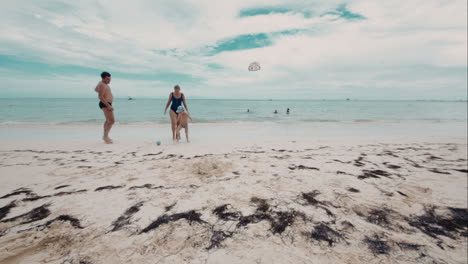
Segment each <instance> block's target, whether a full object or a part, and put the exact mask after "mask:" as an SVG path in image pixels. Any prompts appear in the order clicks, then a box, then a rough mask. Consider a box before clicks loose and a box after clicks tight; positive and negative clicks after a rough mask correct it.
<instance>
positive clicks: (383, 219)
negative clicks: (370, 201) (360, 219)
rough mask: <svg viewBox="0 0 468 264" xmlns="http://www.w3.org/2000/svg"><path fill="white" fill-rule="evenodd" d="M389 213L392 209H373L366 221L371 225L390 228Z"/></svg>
mask: <svg viewBox="0 0 468 264" xmlns="http://www.w3.org/2000/svg"><path fill="white" fill-rule="evenodd" d="M389 212H390V209H387V208H384V209H372V210H371V211H369V214H368V215H367V218H366V220H367V222H369V223H372V224H375V225H379V226H382V227H387V228H388V227H389V226H390V220H389Z"/></svg>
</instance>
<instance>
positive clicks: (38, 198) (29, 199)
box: [22, 189, 88, 202]
mask: <svg viewBox="0 0 468 264" xmlns="http://www.w3.org/2000/svg"><path fill="white" fill-rule="evenodd" d="M86 191H88V190H86V189H83V190H78V191H72V192H58V193H56V194H52V195H44V196H32V197H28V198H24V199H23V200H22V201H23V202H31V201H37V200H41V199H44V198H49V197H54V196H64V195H70V194H75V193H82V192H86Z"/></svg>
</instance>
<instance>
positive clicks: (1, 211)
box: [0, 201, 16, 220]
mask: <svg viewBox="0 0 468 264" xmlns="http://www.w3.org/2000/svg"><path fill="white" fill-rule="evenodd" d="M15 207H16V202H15V201H13V202H11V203H9V204H7V205H5V206H3V207H0V220H2V219H3V218H5V216H7V215H8V213H9V212H10V209H11V208H15Z"/></svg>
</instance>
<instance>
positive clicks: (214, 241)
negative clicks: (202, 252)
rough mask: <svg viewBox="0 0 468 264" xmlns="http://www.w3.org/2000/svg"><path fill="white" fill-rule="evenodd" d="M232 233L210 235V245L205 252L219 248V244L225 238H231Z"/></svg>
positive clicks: (221, 232)
mask: <svg viewBox="0 0 468 264" xmlns="http://www.w3.org/2000/svg"><path fill="white" fill-rule="evenodd" d="M233 234H234V232H229V231H222V230H219V231H213V234H212V235H211V238H210V245H209V246H208V247H207V248H206V249H207V250H210V249H212V248H219V247H221V242H223V241H224V240H226V238H229V237H232V235H233Z"/></svg>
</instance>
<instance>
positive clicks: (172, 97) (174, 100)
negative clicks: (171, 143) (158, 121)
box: [164, 85, 188, 140]
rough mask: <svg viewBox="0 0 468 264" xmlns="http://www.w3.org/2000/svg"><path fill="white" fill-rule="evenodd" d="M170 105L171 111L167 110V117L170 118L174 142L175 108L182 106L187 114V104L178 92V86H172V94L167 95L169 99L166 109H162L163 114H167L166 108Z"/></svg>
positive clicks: (182, 95)
mask: <svg viewBox="0 0 468 264" xmlns="http://www.w3.org/2000/svg"><path fill="white" fill-rule="evenodd" d="M169 104H170V105H171V110H169V115H170V117H171V128H172V140H176V128H177V117H178V114H177V108H178V107H179V106H181V105H182V104H183V106H184V107H185V112H187V113H188V107H187V102H186V101H185V95H184V94H183V93H181V92H180V86H179V85H176V86H174V92H172V93H170V94H169V99H168V100H167V104H166V108H164V114H166V113H167V108H168V107H169Z"/></svg>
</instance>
